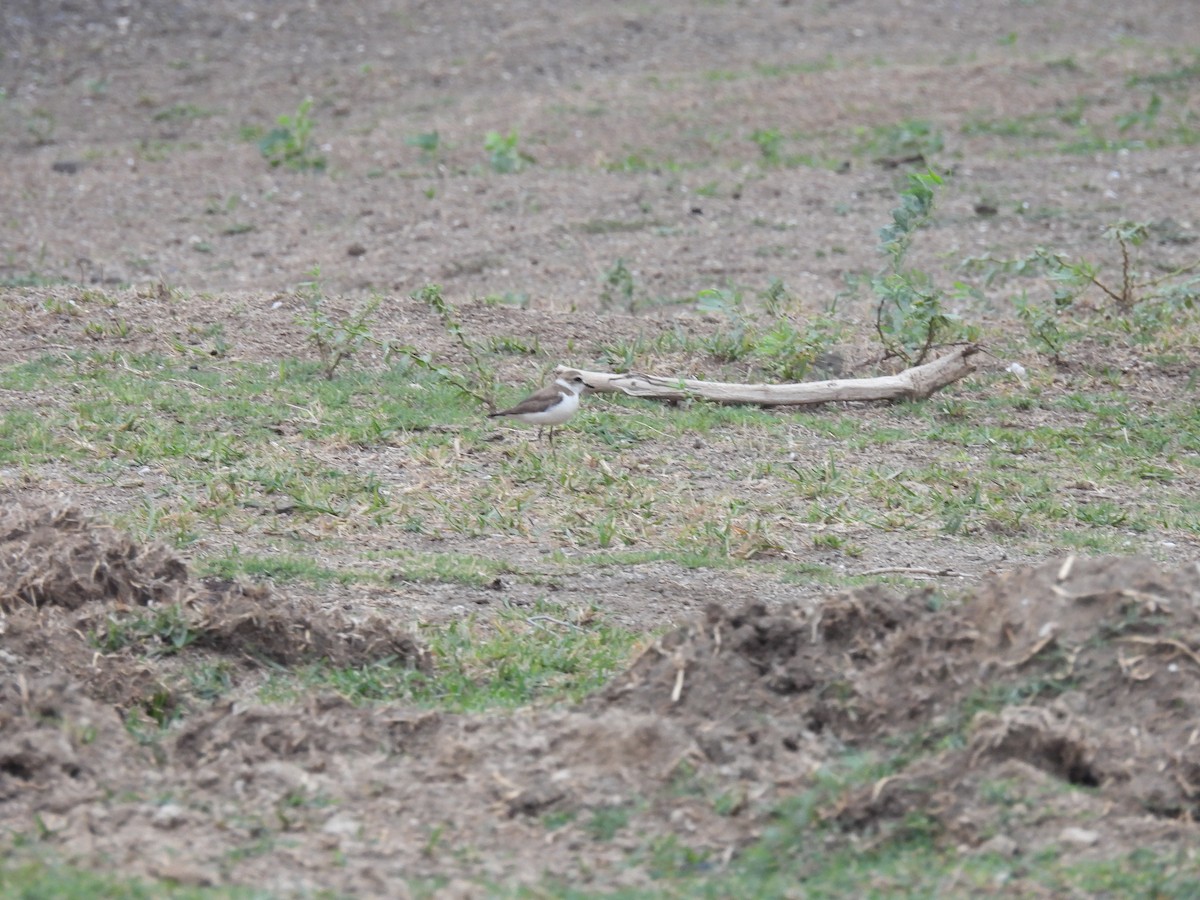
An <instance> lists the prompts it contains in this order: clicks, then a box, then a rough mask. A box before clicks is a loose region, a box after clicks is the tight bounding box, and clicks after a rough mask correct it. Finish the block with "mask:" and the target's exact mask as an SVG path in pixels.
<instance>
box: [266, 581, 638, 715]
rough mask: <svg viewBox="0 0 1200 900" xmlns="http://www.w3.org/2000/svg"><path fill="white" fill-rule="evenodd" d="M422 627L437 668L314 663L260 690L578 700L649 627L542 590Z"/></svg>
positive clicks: (442, 704) (489, 705)
mask: <svg viewBox="0 0 1200 900" xmlns="http://www.w3.org/2000/svg"><path fill="white" fill-rule="evenodd" d="M419 637H420V639H421V640H422V642H424V643H425V645H426V646H427V648H428V649H429V652H430V653H431V655H432V658H433V671H432V673H421V672H415V671H413V670H412V669H410V668H407V667H404V666H403V665H400V664H394V663H388V662H381V663H376V664H372V665H367V666H360V667H355V668H338V667H334V666H329V665H326V664H323V663H322V664H315V665H310V666H305V667H303V668H300V669H297V670H295V671H292V672H288V673H277V674H275V675H274V676H272V678H271V679H270V680H269V681H268V683H267V684H266V685H265V686H264V687H263V689H262V695H263V698H264V699H265V700H267V701H269V702H283V701H287V700H291V699H294V698H295V697H299V696H303V695H305V694H307V693H309V692H310V691H313V690H332V691H335V692H337V693H338V694H341V695H342V696H344V697H346V698H347V699H348V700H350V701H351V702H354V703H372V702H393V701H401V702H407V703H415V704H418V705H421V706H428V707H436V708H438V709H449V710H455V711H462V712H470V711H478V710H485V709H495V708H500V709H515V708H517V707H521V706H527V705H529V704H531V703H537V702H560V701H561V702H573V701H577V700H580V699H582V698H583V697H585V696H586V695H587V694H589V693H591V692H592V691H594V690H596V689H598V688H600V687H602V686H603V685H604V684H605V683H607V681H608V679H609V678H611V677H612V675H613V674H615V673H616V672H618V671H620V670H621V669H622V668H623V667H624V666H625V665H626V664H627V663H628V661H629V657H630V655H631V653H632V652H633V648H634V646H635V645H636V643H637V642H638V641H639V640H642V639H643V638H644V635H642V634H638V633H634V632H631V631H628V630H626V629H622V628H619V627H617V626H615V625H612V624H610V623H609V622H607V621H606V620H605V618H604V617H603V615H602V613H601V612H600V611H598V610H595V609H583V610H572V609H568V608H566V607H564V606H562V605H560V604H556V603H552V602H549V601H545V600H543V601H539V602H537V603H535V604H533V605H532V606H530V607H527V608H517V607H505V608H504V609H503V610H502V611H501V612H500V613H499V614H498V615H497V616H496V617H495V618H494V619H492V620H490V621H489V622H487V623H485V622H483V621H482V620H481V619H479V618H476V617H474V616H471V617H468V618H467V619H464V620H461V621H455V622H450V623H449V624H446V625H437V626H424V627H423V628H421V630H420V632H419Z"/></svg>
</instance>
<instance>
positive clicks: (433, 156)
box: [404, 131, 442, 163]
mask: <svg viewBox="0 0 1200 900" xmlns="http://www.w3.org/2000/svg"><path fill="white" fill-rule="evenodd" d="M404 143H406V144H407V145H408V146H410V147H416V148H417V149H418V150H420V151H421V157H422V159H424V160H425V161H426V162H428V163H436V162H437V161H438V152H439V151H440V150H441V146H442V141H441V137H440V136H439V135H438V133H437V132H436V131H425V132H422V133H420V134H411V135H409V136H408V137H406V138H405V139H404Z"/></svg>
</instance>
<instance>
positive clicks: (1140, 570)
mask: <svg viewBox="0 0 1200 900" xmlns="http://www.w3.org/2000/svg"><path fill="white" fill-rule="evenodd" d="M934 599H935V598H934V597H933V596H932V594H931V593H929V592H927V591H925V592H919V593H915V594H911V595H909V596H906V597H900V596H891V595H889V594H888V593H887V592H886V591H884V590H881V589H879V588H870V589H867V590H862V591H852V592H848V593H844V594H841V595H839V596H836V597H833V598H830V599H829V600H827V601H826V602H824V603H822V604H818V605H817V606H815V607H813V608H812V609H810V610H796V611H792V612H790V613H784V614H781V613H772V612H770V611H768V610H767V609H766V608H765V607H763V606H762V605H761V604H756V603H750V604H748V605H747V606H746V607H744V608H743V609H741V610H740V611H737V612H734V613H727V612H724V611H722V610H720V609H717V608H713V609H710V610H709V612H708V615H707V616H706V618H705V619H704V621H703V622H698V623H695V624H694V625H692V626H689V627H687V628H683V629H680V630H678V631H676V632H673V633H672V634H669V635H667V636H665V637H664V638H663V639H662V640H661V641H659V642H658V643H657V644H655V645H654V647H652V648H650V650H648V651H647V652H646V653H645V654H644V655H643V656H642V657H641V659H639V660H638V661H637V663H636V664H635V665H634V666H633V667H632V668H631V670H630V671H629V672H628V673H627V674H626V675H625V676H623V677H622V678H621V679H619V680H618V681H617V682H615V683H614V684H613V685H612V686H611V687H610V688H609V689H608V691H607V692H606V693H605V694H604V695H603V698H602V700H601V701H600V702H601V703H602V704H620V705H623V706H627V707H633V708H638V709H644V710H654V711H656V712H659V713H661V714H666V715H670V716H680V717H689V716H695V715H708V716H714V717H715V718H718V719H719V720H722V721H732V722H737V723H738V727H737V728H736V729H735V733H736V734H738V735H741V736H742V737H743V738H747V737H748V738H749V739H751V740H756V741H761V740H762V738H763V736H764V728H765V725H764V723H768V722H772V721H773V722H776V723H777V722H779V721H780V715H783V716H784V717H785V718H786V719H787V720H790V721H792V722H795V721H800V722H802V723H803V725H804V726H805V727H807V729H809V731H810V732H812V733H814V734H824V735H826V736H827V737H831V738H834V739H836V741H838V742H841V743H844V744H847V745H850V746H855V747H861V748H863V749H878V748H879V747H880V746H881V745H882V744H884V743H885V742H886V743H887V744H890V745H891V746H893V747H896V748H897V750H898V753H897V755H898V756H899V757H904V756H906V755H914V754H916V753H918V752H926V755H924V756H921V757H920V758H919V760H918V761H917V762H914V763H912V764H910V765H900V766H899V767H898V768H897V770H896V771H895V772H894V773H893V774H891V775H889V776H888V777H887V778H885V779H884V780H883V781H881V782H879V783H877V784H875V785H872V786H871V787H869V788H868V789H865V790H864V791H862V792H861V794H859V795H856V796H853V797H846V798H842V800H841V802H839V803H838V804H837V805H836V806H835V807H834V808H831V810H829V811H828V814H829V815H830V816H833V817H836V818H837V819H838V820H839V821H841V822H842V823H843V824H844V825H846V826H847V827H849V828H852V829H854V830H862V829H870V828H873V827H877V826H879V825H881V824H884V823H886V822H888V821H893V822H901V821H905V820H907V819H908V818H909V817H910V816H912V815H913V814H915V813H919V814H920V815H923V816H933V817H934V818H935V819H936V820H937V822H938V825H939V826H940V827H942V828H944V829H945V830H946V831H947V832H948V833H951V834H952V835H953V836H954V837H955V838H956V839H958V840H961V841H964V842H966V843H967V844H974V843H978V842H980V841H981V840H982V839H983V836H984V834H985V833H986V832H987V830H988V829H987V828H984V827H982V825H981V823H985V822H991V821H993V818H992V817H990V816H985V815H982V814H981V813H980V812H979V810H978V809H977V808H975V807H977V806H979V805H980V804H982V805H984V806H986V805H988V804H987V803H986V802H984V801H983V800H981V798H980V796H979V793H978V792H979V788H980V786H981V785H986V784H987V783H989V782H992V781H995V779H998V778H999V779H1003V778H1006V777H1015V776H1014V775H1013V772H1014V771H1017V772H1020V773H1024V774H1023V775H1022V777H1025V776H1028V775H1029V771H1030V770H1031V769H1036V770H1038V772H1039V773H1040V774H1039V775H1038V776H1037V778H1038V779H1039V780H1040V781H1042V782H1046V781H1047V780H1048V781H1049V782H1050V783H1055V782H1056V783H1058V784H1059V785H1060V786H1061V788H1062V789H1063V790H1069V789H1071V788H1088V789H1090V790H1092V791H1093V792H1094V793H1093V794H1091V795H1090V796H1091V797H1092V798H1093V799H1095V798H1103V800H1102V801H1098V800H1097V807H1098V808H1099V806H1100V804H1101V802H1102V804H1103V807H1104V808H1105V809H1107V810H1109V811H1110V812H1117V813H1120V814H1124V815H1129V816H1138V815H1139V814H1142V813H1144V812H1150V813H1153V814H1154V815H1155V816H1158V817H1161V818H1163V819H1168V820H1176V821H1182V822H1190V821H1192V820H1193V819H1194V818H1195V817H1196V816H1197V815H1200V787H1198V786H1200V740H1198V739H1197V732H1196V725H1195V723H1196V721H1197V720H1198V716H1197V713H1198V712H1200V570H1198V569H1197V567H1196V566H1188V567H1185V568H1183V569H1180V570H1177V571H1163V570H1162V569H1161V568H1160V567H1159V566H1158V565H1157V564H1156V563H1154V562H1153V561H1151V560H1148V559H1140V558H1133V559H1100V560H1079V559H1076V558H1074V557H1071V558H1068V559H1066V560H1059V561H1055V562H1051V563H1047V564H1046V565H1043V566H1041V567H1039V568H1036V569H1024V570H1019V571H1017V572H1014V573H1011V574H1009V575H1006V576H1002V577H999V578H997V579H995V580H993V581H990V582H988V583H986V584H984V585H983V586H982V587H981V588H980V589H979V591H978V592H977V593H976V594H975V595H974V596H973V597H972V598H970V599H969V600H968V601H966V602H965V603H963V604H962V605H961V606H950V607H947V608H943V609H938V608H936V604H935V603H934ZM713 711H719V712H717V713H715V714H714V713H713ZM765 712H771V713H772V715H771V716H764V713H765ZM775 739H776V740H780V741H783V742H785V744H786V743H787V742H788V738H787V737H786V736H779V735H777V736H775ZM793 740H794V739H793ZM946 744H950V745H957V746H955V747H954V749H950V750H946V751H943V752H940V753H932V754H928V751H929V750H930V749H931V748H934V747H937V746H939V745H946ZM713 747H714V743H713V741H712V740H710V741H709V742H708V743H707V744H706V749H708V750H710V751H711V750H712V748H713ZM720 753H721V750H720V749H719V748H718V749H717V751H716V754H715V755H716V756H717V757H718V758H719V756H720ZM1006 773H1007V774H1006ZM1076 805H1079V804H1078V803H1077V804H1076ZM1093 811H1094V810H1093ZM1059 825H1060V827H1061V822H1059ZM977 826H978V827H977Z"/></svg>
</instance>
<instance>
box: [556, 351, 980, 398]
mask: <svg viewBox="0 0 1200 900" xmlns="http://www.w3.org/2000/svg"><path fill="white" fill-rule="evenodd" d="M979 351H980V348H979V347H978V346H977V345H975V344H968V345H966V346H963V347H958V348H955V350H954V351H953V352H951V353H947V354H946V355H945V356H943V357H940V358H938V359H935V360H934V361H933V362H930V363H926V364H925V365H923V366H915V367H914V368H911V369H905V370H904V371H903V372H901V373H899V374H898V375H883V376H880V377H877V378H845V379H837V380H833V381H809V382H805V383H803V384H738V383H736V382H726V381H698V380H696V379H694V378H665V377H662V376H660V375H642V374H641V373H639V372H626V373H613V372H591V371H587V370H585V369H580V370H578V371H579V372H580V374H582V375H583V378H584V381H586V382H587V383H588V384H590V385H591V386H592V387H593V388H594V389H595V390H596V391H599V392H601V393H604V392H607V393H624V394H628V395H629V396H631V397H647V398H651V399H657V400H687V399H703V400H713V401H715V402H717V403H756V404H758V405H760V406H800V405H809V404H818V403H832V402H835V401H840V400H924V399H925V398H926V397H928V396H930V395H931V394H933V393H935V392H937V391H940V390H941V389H942V388H944V387H945V386H946V385H948V384H952V383H954V382H955V381H958V380H959V379H960V378H965V377H966V376H967V375H970V374H971V373H972V372H974V371H975V364H974V362H972V357H973V356H975V354H977V353H979ZM567 369H568V367H567V366H559V367H558V368H557V369H556V370H555V371H556V372H558V373H561V372H564V371H567Z"/></svg>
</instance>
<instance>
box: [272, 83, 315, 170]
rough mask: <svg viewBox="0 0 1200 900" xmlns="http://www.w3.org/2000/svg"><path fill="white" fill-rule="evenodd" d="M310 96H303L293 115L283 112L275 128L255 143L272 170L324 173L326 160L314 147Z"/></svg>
mask: <svg viewBox="0 0 1200 900" xmlns="http://www.w3.org/2000/svg"><path fill="white" fill-rule="evenodd" d="M312 106H313V101H312V97H305V98H304V99H303V100H301V101H300V105H299V106H297V107H296V112H295V113H294V114H293V115H288V114H286V113H284V114H283V115H281V116H280V117H279V118H278V119H277V120H276V121H277V124H276V127H275V128H272V129H271V130H270V131H268V132H267V133H266V134H265V135H263V137H262V138H261V139H260V140H259V142H258V149H259V152H261V153H262V155H263V158H264V159H266V160H267V162H269V163H270V164H271V166H272V168H274V167H277V166H287V167H288V168H289V169H297V170H306V169H307V170H313V171H323V170H324V169H325V165H326V162H327V160H326V159H325V157H324V156H323V155H322V154H321V153H319V152H317V150H316V149H315V148H314V146H313V138H312V131H313V124H314V123H313V118H312Z"/></svg>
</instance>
